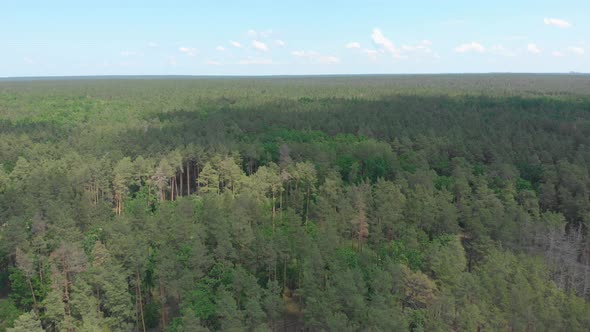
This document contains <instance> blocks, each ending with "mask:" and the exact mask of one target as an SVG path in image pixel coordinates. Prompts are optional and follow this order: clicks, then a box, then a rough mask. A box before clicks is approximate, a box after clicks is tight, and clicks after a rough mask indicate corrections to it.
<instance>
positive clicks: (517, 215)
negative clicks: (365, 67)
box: [0, 74, 590, 332]
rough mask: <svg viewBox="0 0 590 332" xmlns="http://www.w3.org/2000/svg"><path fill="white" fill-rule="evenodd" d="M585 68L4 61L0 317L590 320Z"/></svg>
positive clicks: (70, 321) (288, 325)
mask: <svg viewBox="0 0 590 332" xmlns="http://www.w3.org/2000/svg"><path fill="white" fill-rule="evenodd" d="M589 165H590V75H574V74H568V75H566V74H564V75H557V74H555V75H548V74H547V75H533V74H530V75H529V74H489V75H488V74H486V75H484V74H481V75H480V74H477V75H416V76H412V75H376V76H370V75H367V76H318V77H256V78H255V77H225V78H222V77H111V78H108V77H107V78H93V77H80V78H75V79H74V78H53V79H12V80H11V79H5V80H0V331H9V332H24V331H33V332H41V331H49V332H52V331H67V332H72V331H89V332H94V331H96V332H104V331H134V332H146V331H165V332H182V331H186V332H189V331H414V332H418V331H514V332H516V331H527V332H529V331H531V332H532V331H568V332H569V331H589V330H590V303H589V301H590V235H589V231H590V229H589V226H590V168H589Z"/></svg>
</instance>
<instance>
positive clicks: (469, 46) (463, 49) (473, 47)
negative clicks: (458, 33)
mask: <svg viewBox="0 0 590 332" xmlns="http://www.w3.org/2000/svg"><path fill="white" fill-rule="evenodd" d="M485 51H486V48H485V47H484V46H483V45H482V44H480V43H476V42H471V43H465V44H461V45H459V46H457V47H455V52H457V53H467V52H477V53H484V52H485Z"/></svg>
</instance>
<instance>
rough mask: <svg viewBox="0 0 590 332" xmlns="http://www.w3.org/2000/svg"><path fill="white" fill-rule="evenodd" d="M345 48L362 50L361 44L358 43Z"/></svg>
mask: <svg viewBox="0 0 590 332" xmlns="http://www.w3.org/2000/svg"><path fill="white" fill-rule="evenodd" d="M344 47H346V48H348V49H358V48H361V44H360V43H357V42H350V43H348V44H346V45H344Z"/></svg>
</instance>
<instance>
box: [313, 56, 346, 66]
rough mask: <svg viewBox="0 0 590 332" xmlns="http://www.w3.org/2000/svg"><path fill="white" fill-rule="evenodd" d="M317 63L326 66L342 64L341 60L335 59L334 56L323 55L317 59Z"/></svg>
mask: <svg viewBox="0 0 590 332" xmlns="http://www.w3.org/2000/svg"><path fill="white" fill-rule="evenodd" d="M316 61H317V62H318V63H321V64H324V65H335V64H337V63H340V58H338V57H335V56H333V55H322V56H320V57H319V58H317V59H316Z"/></svg>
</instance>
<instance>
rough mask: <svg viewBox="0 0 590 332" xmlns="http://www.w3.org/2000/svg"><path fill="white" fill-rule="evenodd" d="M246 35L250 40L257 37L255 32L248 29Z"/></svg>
mask: <svg viewBox="0 0 590 332" xmlns="http://www.w3.org/2000/svg"><path fill="white" fill-rule="evenodd" d="M246 34H247V35H248V37H250V38H257V37H258V33H256V30H252V29H250V30H248V31H247V32H246Z"/></svg>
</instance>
